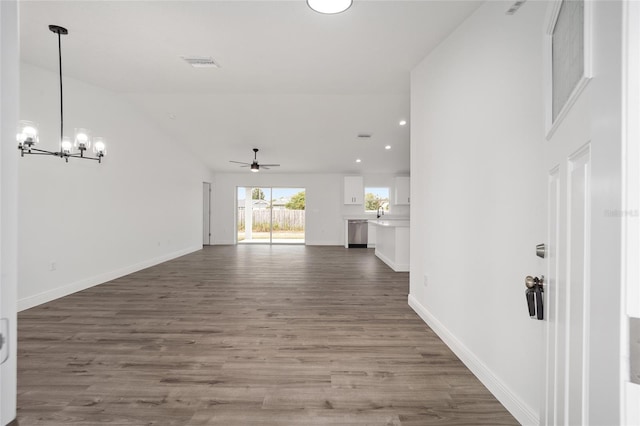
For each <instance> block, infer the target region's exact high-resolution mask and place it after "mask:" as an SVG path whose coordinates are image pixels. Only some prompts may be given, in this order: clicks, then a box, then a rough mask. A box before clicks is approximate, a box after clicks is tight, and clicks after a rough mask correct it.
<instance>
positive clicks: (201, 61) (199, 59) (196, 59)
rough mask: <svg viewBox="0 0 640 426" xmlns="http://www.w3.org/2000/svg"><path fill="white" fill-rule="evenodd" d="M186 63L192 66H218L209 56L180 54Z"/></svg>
mask: <svg viewBox="0 0 640 426" xmlns="http://www.w3.org/2000/svg"><path fill="white" fill-rule="evenodd" d="M180 57H181V58H182V59H184V61H185V62H186V63H188V64H189V65H191V66H192V67H194V68H220V65H218V64H217V63H216V61H214V60H213V58H212V57H210V56H180Z"/></svg>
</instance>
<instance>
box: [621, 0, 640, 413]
mask: <svg viewBox="0 0 640 426" xmlns="http://www.w3.org/2000/svg"><path fill="white" fill-rule="evenodd" d="M625 7H626V9H625V18H626V34H625V39H626V40H625V41H626V43H624V45H625V46H626V52H625V53H626V55H627V62H626V67H627V69H626V71H627V72H626V73H625V77H626V80H625V81H624V83H623V84H625V85H626V88H624V89H623V93H625V95H626V99H625V104H624V109H625V111H624V112H623V114H624V115H625V117H626V120H625V124H626V128H625V129H624V131H625V136H626V140H625V147H626V149H625V150H626V154H627V155H626V158H625V165H626V168H625V175H623V179H624V180H625V189H626V191H625V193H624V200H625V201H624V204H623V207H622V210H621V213H622V214H621V216H622V220H623V229H624V243H623V259H624V264H623V265H624V266H623V268H624V273H623V277H624V280H625V283H624V285H625V287H626V294H625V298H624V299H626V300H625V302H626V303H624V304H623V309H624V311H625V315H623V318H622V323H623V324H625V325H626V326H627V328H628V330H627V333H623V336H624V337H623V338H624V339H625V342H623V346H624V347H625V352H626V353H627V354H628V355H627V356H628V358H629V366H628V368H627V366H625V367H624V368H623V371H624V373H623V374H624V375H625V376H627V377H624V379H625V384H624V399H623V401H624V402H623V404H624V406H623V410H622V412H623V416H624V418H623V421H622V422H621V423H622V424H625V425H640V262H638V259H640V122H638V120H637V117H638V115H640V3H638V2H628V3H626V4H625ZM623 87H624V86H623ZM624 299H623V300H624ZM627 342H628V344H627ZM625 370H628V371H629V374H628V375H627V374H625V373H626V371H625Z"/></svg>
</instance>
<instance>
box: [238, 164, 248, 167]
mask: <svg viewBox="0 0 640 426" xmlns="http://www.w3.org/2000/svg"><path fill="white" fill-rule="evenodd" d="M249 166H250V165H249V164H244V165H242V166H240V167H249Z"/></svg>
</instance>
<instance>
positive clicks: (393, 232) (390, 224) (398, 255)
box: [369, 219, 409, 272]
mask: <svg viewBox="0 0 640 426" xmlns="http://www.w3.org/2000/svg"><path fill="white" fill-rule="evenodd" d="M369 223H370V224H372V225H375V227H376V256H378V258H379V259H380V260H382V261H383V262H384V263H386V264H387V265H388V266H389V267H390V268H391V269H393V270H394V271H396V272H408V271H409V221H408V220H381V219H378V220H369Z"/></svg>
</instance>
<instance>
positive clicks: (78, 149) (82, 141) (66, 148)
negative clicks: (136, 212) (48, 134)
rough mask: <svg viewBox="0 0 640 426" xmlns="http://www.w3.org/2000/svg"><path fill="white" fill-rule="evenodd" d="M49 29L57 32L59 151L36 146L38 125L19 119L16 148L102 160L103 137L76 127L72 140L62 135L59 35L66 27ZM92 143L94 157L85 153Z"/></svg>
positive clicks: (60, 155)
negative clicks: (94, 135)
mask: <svg viewBox="0 0 640 426" xmlns="http://www.w3.org/2000/svg"><path fill="white" fill-rule="evenodd" d="M49 30H51V31H52V32H53V33H55V34H58V64H59V77H60V150H59V151H47V150H45V149H39V148H36V147H35V145H36V144H37V143H38V142H39V140H40V137H39V134H38V133H39V132H38V126H37V125H36V123H34V122H32V121H26V120H21V121H20V122H19V123H18V134H17V137H16V139H17V141H18V149H19V150H20V155H21V156H22V157H24V156H25V155H53V156H56V157H60V158H64V159H65V161H66V162H67V163H68V162H69V158H81V159H84V160H96V161H97V162H98V163H101V162H102V157H104V156H105V155H106V154H107V147H106V145H105V139H104V138H101V137H94V138H92V137H91V132H90V131H89V130H87V129H82V128H77V129H75V132H74V138H73V141H72V140H71V138H69V137H68V136H64V108H63V102H62V45H61V41H60V36H61V35H64V34H68V33H69V32H68V31H67V29H66V28H63V27H60V26H58V25H49ZM92 144H93V153H94V155H95V156H94V157H90V156H87V155H85V153H86V152H87V151H88V150H89V149H90V148H91V145H92Z"/></svg>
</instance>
